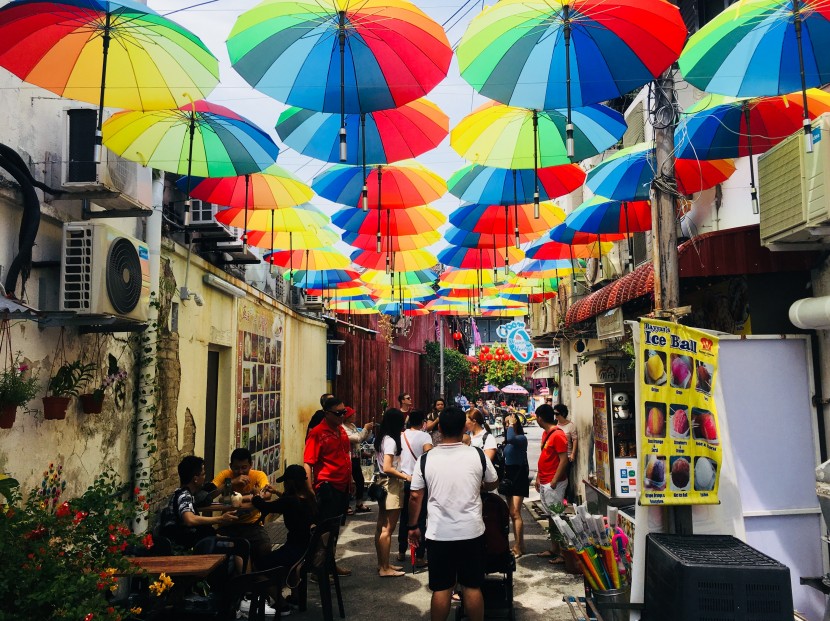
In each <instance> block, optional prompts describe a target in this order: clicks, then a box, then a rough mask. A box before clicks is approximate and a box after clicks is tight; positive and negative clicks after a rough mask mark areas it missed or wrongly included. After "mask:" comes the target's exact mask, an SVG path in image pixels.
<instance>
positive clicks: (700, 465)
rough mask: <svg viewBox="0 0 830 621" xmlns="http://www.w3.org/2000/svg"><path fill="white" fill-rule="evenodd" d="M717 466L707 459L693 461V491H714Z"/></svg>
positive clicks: (701, 458)
mask: <svg viewBox="0 0 830 621" xmlns="http://www.w3.org/2000/svg"><path fill="white" fill-rule="evenodd" d="M716 473H717V465H716V464H715V462H714V461H713V460H711V459H709V458H708V457H698V458H697V459H695V489H696V490H697V491H699V492H710V491H712V490H713V489H715V480H716V478H717V477H716V476H715V475H716Z"/></svg>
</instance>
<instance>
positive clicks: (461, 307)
mask: <svg viewBox="0 0 830 621" xmlns="http://www.w3.org/2000/svg"><path fill="white" fill-rule="evenodd" d="M425 308H426V309H427V310H428V311H430V312H432V313H435V314H436V315H469V314H470V305H469V304H468V303H467V302H465V301H463V300H454V299H450V298H435V299H434V300H431V301H429V302H427V304H426V306H425Z"/></svg>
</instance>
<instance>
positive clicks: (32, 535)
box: [23, 526, 46, 540]
mask: <svg viewBox="0 0 830 621" xmlns="http://www.w3.org/2000/svg"><path fill="white" fill-rule="evenodd" d="M45 535H46V528H45V527H43V526H38V527H37V528H35V529H34V530H30V531H29V532H28V533H26V534H25V535H23V538H24V539H29V540H31V539H42V538H43V537H44V536H45Z"/></svg>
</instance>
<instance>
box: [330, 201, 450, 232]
mask: <svg viewBox="0 0 830 621" xmlns="http://www.w3.org/2000/svg"><path fill="white" fill-rule="evenodd" d="M331 220H332V223H334V225H335V226H338V227H340V228H341V229H343V230H345V231H348V232H350V233H363V234H366V235H370V234H372V233H375V232H376V231H380V232H381V233H382V234H383V235H393V236H396V235H418V234H419V233H426V232H428V231H434V230H436V229H437V228H438V227H439V226H441V225H442V224H444V223H445V222H446V221H447V216H445V215H444V214H442V213H441V212H440V211H438V210H436V209H430V208H429V207H413V208H411V209H382V210H377V209H370V210H369V211H363V210H362V209H357V208H355V207H345V208H343V209H341V210H340V211H338V212H336V213H335V214H334V215H333V216H332V217H331Z"/></svg>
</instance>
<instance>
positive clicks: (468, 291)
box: [435, 284, 499, 300]
mask: <svg viewBox="0 0 830 621" xmlns="http://www.w3.org/2000/svg"><path fill="white" fill-rule="evenodd" d="M498 292H499V290H498V287H497V286H496V285H493V284H489V285H482V286H481V287H479V286H476V285H475V284H472V285H451V286H449V287H441V288H439V289H438V290H437V291H436V292H435V293H436V295H438V296H441V297H443V298H447V299H449V300H459V299H460V300H469V299H471V298H482V297H484V296H486V295H496V294H497V293H498Z"/></svg>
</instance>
